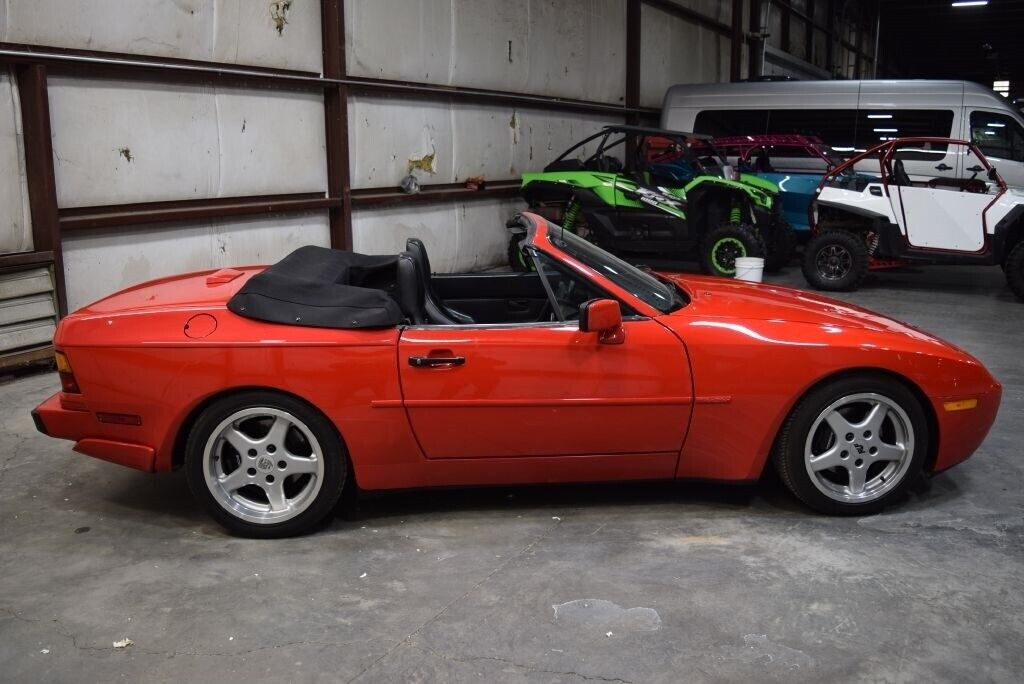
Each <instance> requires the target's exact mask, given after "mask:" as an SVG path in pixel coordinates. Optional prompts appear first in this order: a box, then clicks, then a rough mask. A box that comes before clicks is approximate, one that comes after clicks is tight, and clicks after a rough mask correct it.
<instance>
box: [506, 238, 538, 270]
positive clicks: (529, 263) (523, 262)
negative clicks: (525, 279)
mask: <svg viewBox="0 0 1024 684" xmlns="http://www.w3.org/2000/svg"><path fill="white" fill-rule="evenodd" d="M522 242H523V236H522V235H512V236H511V237H509V239H508V265H509V266H511V267H512V270H513V271H516V272H518V273H530V272H532V271H534V270H535V268H536V267H535V266H534V265H533V260H532V259H530V258H529V257H528V256H527V255H526V253H525V252H524V251H523V250H522V247H521V246H520V245H521V244H522Z"/></svg>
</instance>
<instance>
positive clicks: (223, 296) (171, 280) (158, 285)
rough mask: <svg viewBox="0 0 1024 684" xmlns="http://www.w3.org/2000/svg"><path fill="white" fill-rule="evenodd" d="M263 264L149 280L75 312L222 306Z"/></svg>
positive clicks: (122, 311) (97, 313)
mask: <svg viewBox="0 0 1024 684" xmlns="http://www.w3.org/2000/svg"><path fill="white" fill-rule="evenodd" d="M265 268H266V267H265V266H246V267H240V268H224V269H220V270H219V271H200V272H198V273H187V274H185V275H177V276H170V277H168V278H161V279H159V280H150V281H147V282H144V283H140V284H138V285H134V286H132V287H129V288H127V289H124V290H121V291H120V292H115V293H114V294H112V295H110V296H108V297H104V298H103V299H101V300H99V301H97V302H93V303H92V304H89V305H88V306H86V307H83V308H82V309H79V310H78V311H76V312H75V313H76V315H82V316H88V315H90V314H95V315H101V316H104V315H110V314H114V313H130V312H139V311H152V310H162V309H191V308H210V307H214V308H216V307H223V306H225V305H226V304H227V301H228V300H229V299H230V298H231V297H232V296H233V295H234V294H235V293H236V292H238V290H239V289H240V288H241V287H242V285H243V284H244V283H245V282H246V281H247V280H248V279H249V278H251V277H252V276H253V275H254V274H256V273H259V272H260V271H262V270H263V269H265Z"/></svg>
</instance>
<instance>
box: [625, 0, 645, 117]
mask: <svg viewBox="0 0 1024 684" xmlns="http://www.w3.org/2000/svg"><path fill="white" fill-rule="evenodd" d="M641 11H642V1H641V0H626V106H627V107H639V106H640V45H641V43H640V41H641V36H640V22H641V15H640V13H641ZM626 123H629V124H638V123H640V117H639V116H638V115H637V114H635V113H631V114H627V115H626Z"/></svg>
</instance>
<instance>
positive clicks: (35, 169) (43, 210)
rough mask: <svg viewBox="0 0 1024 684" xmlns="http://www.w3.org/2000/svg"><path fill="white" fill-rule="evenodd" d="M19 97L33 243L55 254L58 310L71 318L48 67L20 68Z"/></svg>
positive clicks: (35, 246)
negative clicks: (60, 215) (60, 217)
mask: <svg viewBox="0 0 1024 684" xmlns="http://www.w3.org/2000/svg"><path fill="white" fill-rule="evenodd" d="M15 75H16V78H17V79H18V96H19V97H20V99H21V125H22V132H23V137H24V141H25V142H24V144H25V176H26V184H27V186H28V203H29V208H30V210H31V213H32V243H33V248H34V249H35V251H37V252H41V251H53V279H54V287H55V288H56V290H57V311H58V313H59V315H60V316H65V315H67V312H68V303H67V301H68V300H67V291H66V290H65V287H64V258H63V253H62V251H61V241H60V227H59V224H58V221H57V181H56V179H55V177H54V173H53V140H52V138H51V134H50V102H49V97H48V95H47V91H46V67H45V66H43V65H41V64H26V65H21V66H18V67H17V69H16V72H15Z"/></svg>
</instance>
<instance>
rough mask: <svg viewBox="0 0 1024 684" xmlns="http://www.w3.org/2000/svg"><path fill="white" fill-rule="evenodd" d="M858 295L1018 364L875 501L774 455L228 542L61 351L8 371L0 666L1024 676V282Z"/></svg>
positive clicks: (565, 678) (411, 674)
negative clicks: (141, 454) (965, 435)
mask: <svg viewBox="0 0 1024 684" xmlns="http://www.w3.org/2000/svg"><path fill="white" fill-rule="evenodd" d="M775 280H778V281H780V282H785V283H789V284H795V285H802V283H803V281H802V277H801V276H800V274H799V270H798V269H797V268H795V267H792V268H790V269H789V270H788V272H787V273H785V274H784V275H782V276H779V277H777V278H775ZM844 298H845V299H849V300H850V301H853V302H856V303H859V304H863V305H866V306H869V307H871V308H874V309H877V310H878V311H881V312H884V313H886V314H889V315H892V316H894V317H896V318H900V319H903V320H905V321H908V322H910V323H913V324H916V325H918V326H920V327H923V328H926V329H928V330H931V331H934V332H936V333H938V334H939V335H941V336H943V337H945V338H946V339H948V340H950V341H951V342H954V343H956V344H958V345H961V346H963V347H964V348H966V349H968V350H969V351H970V352H972V353H973V354H975V355H976V356H978V357H979V358H980V359H981V360H982V361H984V362H985V363H986V364H987V365H988V367H989V368H990V369H991V370H992V371H993V373H994V374H995V375H996V377H998V378H999V379H1000V380H1001V381H1002V382H1003V384H1004V387H1005V394H1004V400H1003V407H1002V410H1001V412H1000V415H999V418H998V420H997V422H996V425H995V427H994V429H993V431H992V433H991V435H990V436H989V438H988V440H987V441H986V442H985V444H984V445H983V446H982V448H981V450H980V451H979V452H978V453H977V454H976V455H975V457H974V458H973V459H972V460H970V461H968V462H967V463H966V464H964V465H962V466H960V467H957V468H955V469H953V470H952V471H950V472H948V473H946V474H943V475H940V476H938V477H936V478H934V479H933V480H932V481H931V484H930V486H929V487H927V488H925V489H923V490H922V491H919V492H916V493H915V494H913V495H912V496H911V497H910V498H909V500H907V501H906V502H904V503H903V504H902V505H900V506H899V507H897V508H893V509H891V510H889V511H888V512H886V513H885V514H883V515H879V516H875V517H868V518H862V519H835V518H826V517H821V516H817V515H813V514H811V513H809V512H808V511H806V510H804V509H802V508H801V507H800V506H798V505H797V504H796V503H795V502H794V500H793V499H792V498H791V497H790V496H789V495H788V494H787V493H786V492H785V491H784V490H783V489H782V487H781V485H780V484H779V483H778V481H777V480H776V479H775V478H774V477H769V478H767V481H766V482H764V483H762V484H761V485H759V486H757V487H754V488H730V487H716V486H708V485H693V484H689V485H679V486H673V485H667V484H653V485H629V486H622V485H608V486H585V487H551V488H499V489H486V490H467V491H457V492H451V491H446V492H417V493H400V494H389V495H381V496H374V497H370V498H368V499H365V500H363V501H361V502H360V503H359V505H358V506H357V508H356V509H355V510H354V511H351V512H349V513H347V514H345V515H342V516H339V517H338V518H337V519H335V520H334V521H333V522H332V523H331V524H330V525H329V526H327V527H326V528H325V529H324V530H322V531H320V532H319V533H317V534H314V535H311V536H307V537H304V538H300V539H291V540H285V541H274V542H269V541H247V540H241V539H234V538H231V537H228V536H226V535H225V534H224V533H223V532H222V531H221V530H220V528H219V527H217V526H216V525H215V524H213V523H212V522H211V521H210V520H209V519H208V518H207V517H206V516H205V515H204V514H203V513H202V512H201V511H200V510H199V509H198V507H197V506H196V504H195V503H194V502H193V500H192V498H191V496H190V495H189V492H188V490H187V487H186V485H185V480H184V477H183V476H182V475H181V474H180V473H175V474H172V475H165V476H150V475H146V474H143V473H138V472H133V471H130V470H127V469H123V468H119V467H116V466H113V465H108V464H105V463H101V462H99V461H95V460H93V459H90V458H87V457H83V456H79V455H76V454H74V453H72V452H71V451H70V450H69V448H68V445H67V444H66V443H63V442H57V441H54V440H50V439H47V438H45V437H43V436H41V435H39V434H37V433H36V432H35V431H34V430H33V427H32V422H31V420H30V418H29V410H30V408H31V407H33V406H34V405H35V404H36V403H37V402H38V401H40V400H41V399H43V398H44V397H45V396H46V395H48V394H49V393H51V392H52V391H54V390H55V389H56V387H57V379H56V377H55V376H54V375H52V374H44V375H36V376H31V377H27V378H23V379H20V380H17V381H14V382H11V383H9V384H6V385H4V386H2V387H0V416H2V417H0V459H2V460H0V680H4V681H47V682H109V681H115V680H118V679H125V680H129V681H131V680H138V681H181V680H196V681H218V682H248V681H254V680H273V681H293V682H307V681H331V682H334V681H360V682H397V681H512V682H518V681H529V682H576V681H583V680H588V681H602V682H604V681H612V682H618V681H627V682H679V681H687V682H702V681H730V680H731V681H735V680H755V681H787V682H822V681H914V682H918V681H971V682H979V681H999V682H1019V681H1021V679H1022V677H1024V649H1022V648H1021V644H1022V643H1024V592H1022V591H1021V589H1022V587H1024V544H1022V542H1024V496H1022V494H1021V492H1022V489H1021V487H1022V480H1024V478H1022V475H1024V472H1022V471H1024V464H1022V456H1024V454H1022V450H1021V437H1022V435H1024V428H1022V425H1024V364H1022V362H1021V358H1022V357H1021V353H1022V351H1021V343H1022V342H1024V315H1022V314H1024V304H1021V303H1019V302H1016V301H1015V300H1013V298H1012V296H1011V295H1010V293H1009V291H1008V290H1007V289H1006V287H1005V284H1004V282H1003V278H1002V273H1001V272H1000V271H999V269H997V268H977V269H974V268H964V269H943V268H933V269H926V270H922V271H920V272H918V273H905V274H887V275H884V276H879V277H876V278H874V279H873V280H872V281H871V282H870V283H868V284H867V285H866V286H865V287H864V288H863V289H862V290H861V291H859V292H857V293H854V294H851V295H848V296H844ZM125 637H127V638H130V639H132V640H133V641H134V645H131V646H128V647H127V648H122V649H115V648H113V647H112V643H113V642H114V641H117V640H119V639H122V638H125Z"/></svg>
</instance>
